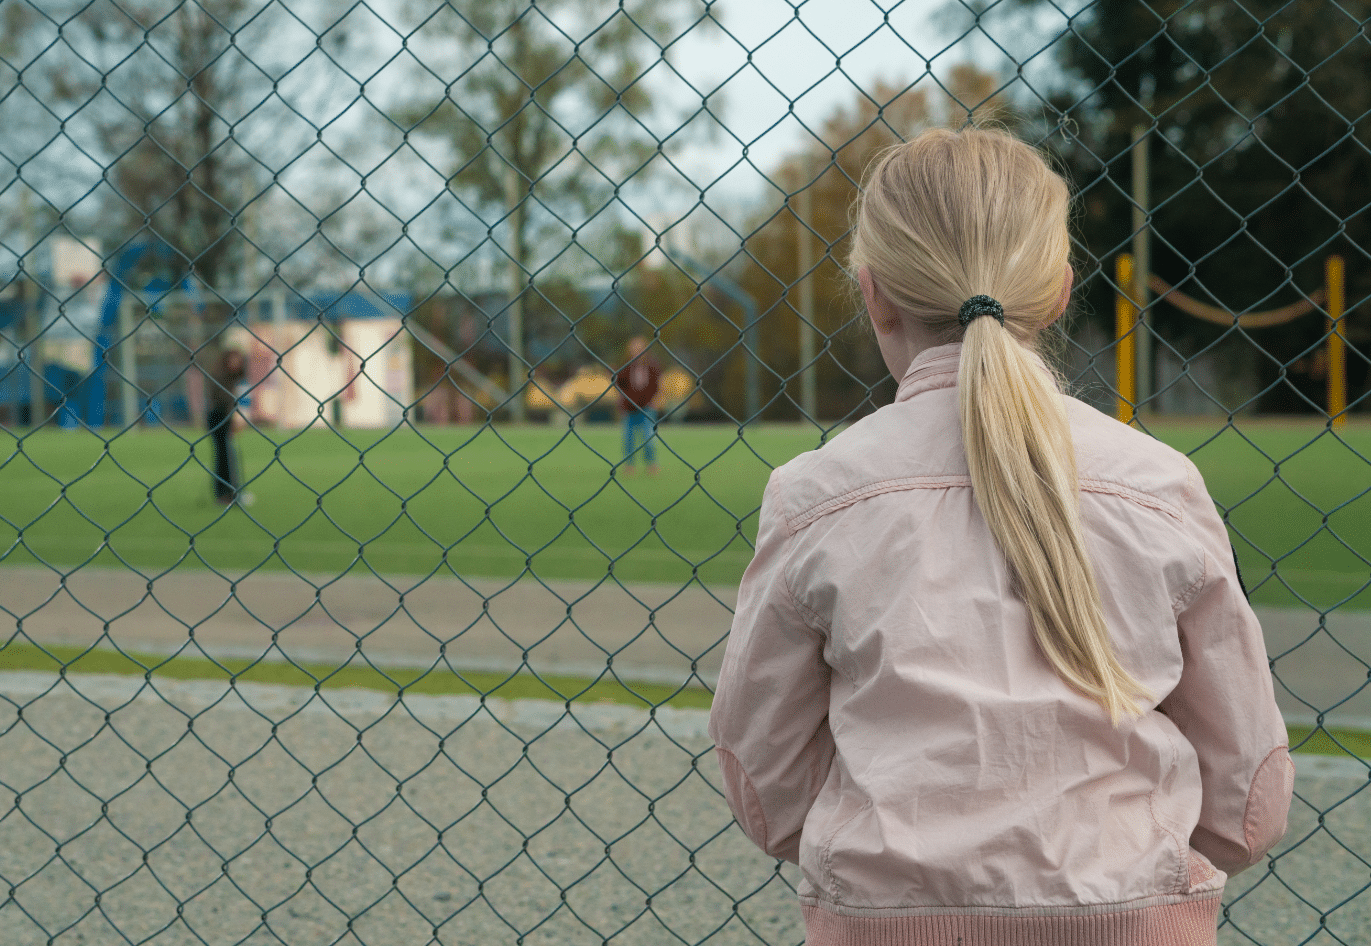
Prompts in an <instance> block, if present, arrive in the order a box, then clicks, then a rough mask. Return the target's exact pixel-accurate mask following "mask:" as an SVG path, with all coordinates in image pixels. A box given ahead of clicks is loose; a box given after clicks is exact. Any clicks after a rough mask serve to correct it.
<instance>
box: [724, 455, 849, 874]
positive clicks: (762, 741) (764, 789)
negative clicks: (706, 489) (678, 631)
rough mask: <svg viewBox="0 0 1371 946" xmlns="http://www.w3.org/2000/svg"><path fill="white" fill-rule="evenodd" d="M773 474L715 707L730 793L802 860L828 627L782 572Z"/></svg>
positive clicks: (814, 784)
mask: <svg viewBox="0 0 1371 946" xmlns="http://www.w3.org/2000/svg"><path fill="white" fill-rule="evenodd" d="M776 494H777V486H776V476H775V475H774V474H773V476H772V479H771V482H770V483H768V484H767V489H766V494H765V495H764V497H763V499H762V509H761V514H760V521H759V524H758V527H757V547H756V554H755V555H754V556H753V559H752V564H750V565H749V566H748V568H747V571H746V572H745V573H744V574H743V581H742V585H741V586H740V588H739V590H738V607H737V610H736V612H735V613H734V618H733V629H732V631H731V633H730V634H729V638H728V645H727V648H726V649H725V652H724V662H723V667H722V669H721V670H720V673H719V683H718V687H717V688H716V689H715V692H714V703H713V707H712V708H711V710H710V715H709V734H710V736H711V737H712V738H713V739H714V743H715V750H716V752H717V755H718V760H719V770H720V772H721V774H722V776H723V786H724V797H725V798H727V800H728V805H729V807H730V808H731V809H732V810H733V814H734V817H736V818H737V819H738V824H739V825H740V826H741V827H742V829H743V831H744V833H746V834H747V836H748V837H749V838H751V839H752V841H753V842H754V843H755V844H756V845H757V846H758V847H760V848H761V849H762V850H763V851H765V852H766V853H768V854H770V855H771V856H773V857H779V858H784V859H785V860H788V861H796V862H797V861H798V860H799V851H800V832H801V829H802V828H803V827H804V822H805V817H806V815H807V814H808V813H809V808H810V806H811V805H812V804H813V803H814V799H815V798H816V797H817V796H818V794H819V789H820V788H821V787H822V786H823V783H824V780H825V779H826V778H827V777H828V770H829V765H830V763H831V762H832V760H833V736H832V733H831V732H830V731H829V728H828V694H829V668H828V665H827V664H826V663H825V662H824V659H823V649H824V640H825V639H824V637H823V635H821V634H820V633H819V632H817V631H816V630H814V629H813V628H812V627H810V626H809V624H808V623H807V622H806V621H805V619H804V618H803V617H802V616H801V614H800V611H799V609H798V608H797V606H796V603H795V600H794V598H793V597H792V595H791V591H790V588H789V586H788V584H787V583H786V578H785V574H784V572H785V562H786V556H787V551H788V546H789V542H790V534H789V530H788V527H787V525H786V522H785V520H784V518H783V517H782V516H781V515H780V512H779V509H778V502H777V496H776Z"/></svg>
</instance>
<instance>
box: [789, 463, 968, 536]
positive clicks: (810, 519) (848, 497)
mask: <svg viewBox="0 0 1371 946" xmlns="http://www.w3.org/2000/svg"><path fill="white" fill-rule="evenodd" d="M970 486H971V477H970V476H969V475H967V474H964V473H963V474H955V473H954V474H943V475H928V476H901V477H895V478H893V479H888V480H877V481H876V482H874V483H867V484H865V485H863V486H858V487H857V488H856V489H850V490H848V491H847V492H844V493H839V494H838V495H837V496H833V497H830V498H829V499H825V500H823V501H822V502H818V503H815V504H814V505H812V506H810V507H808V508H807V509H804V510H801V511H800V512H799V513H797V514H796V515H795V516H794V518H792V519H789V520H788V522H787V524H788V525H790V526H792V527H793V529H794V531H796V532H798V531H799V530H800V529H803V528H805V527H806V526H808V525H810V524H812V523H814V522H816V521H817V520H819V519H822V518H823V517H824V516H826V515H828V514H829V513H831V512H835V511H836V510H839V509H842V508H844V507H845V506H851V505H854V504H856V503H859V502H861V501H862V500H863V499H869V498H870V497H872V496H879V495H880V494H882V493H894V492H899V491H901V490H910V489H948V488H956V487H970ZM792 534H793V533H792Z"/></svg>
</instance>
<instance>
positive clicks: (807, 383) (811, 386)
mask: <svg viewBox="0 0 1371 946" xmlns="http://www.w3.org/2000/svg"><path fill="white" fill-rule="evenodd" d="M804 178H805V180H804V185H803V186H802V187H801V188H800V193H799V197H798V204H799V207H798V211H797V218H796V222H795V260H796V276H795V278H796V279H797V280H798V281H799V291H800V359H799V360H800V411H801V412H802V413H803V414H804V416H805V419H806V420H808V421H811V422H814V421H817V420H818V414H819V412H818V391H817V387H816V379H815V366H814V341H815V339H814V335H815V332H814V279H813V274H812V273H811V272H810V270H812V269H813V268H814V246H813V244H812V243H811V242H810V241H811V239H812V237H811V235H810V232H809V228H810V227H811V226H813V207H814V204H813V200H812V191H813V187H814V184H815V178H814V166H813V163H812V162H811V161H810V160H809V159H808V157H806V159H805V162H804Z"/></svg>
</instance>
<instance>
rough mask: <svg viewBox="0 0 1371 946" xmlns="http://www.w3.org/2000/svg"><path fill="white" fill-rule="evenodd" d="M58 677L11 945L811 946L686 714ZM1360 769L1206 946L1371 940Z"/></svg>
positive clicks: (789, 879) (788, 891)
mask: <svg viewBox="0 0 1371 946" xmlns="http://www.w3.org/2000/svg"><path fill="white" fill-rule="evenodd" d="M73 680H74V681H75V683H76V686H77V691H73V689H72V688H71V687H70V686H68V685H67V684H66V683H65V682H62V681H59V680H58V679H57V678H56V677H54V676H52V675H51V674H38V673H6V674H0V889H4V888H5V887H6V886H7V887H9V888H10V889H11V890H12V893H10V895H9V897H8V899H3V900H0V942H3V944H4V946H29V944H34V946H37V944H44V943H48V942H50V941H51V942H54V943H56V944H59V946H65V944H78V943H79V944H83V946H84V944H97V946H105V944H110V946H114V944H121V946H126V944H128V943H130V942H132V943H145V942H147V943H155V944H157V946H181V944H187V946H189V944H210V946H221V944H222V946H228V944H243V946H265V944H276V946H280V944H288V946H313V944H320V946H322V944H333V943H346V944H354V943H362V944H367V946H418V944H424V943H431V942H437V943H442V944H469V943H481V944H485V943H492V944H493V943H518V942H523V943H528V944H535V943H536V944H554V943H556V944H580V943H586V944H592V943H594V944H599V943H602V942H604V941H605V940H606V939H609V938H610V937H613V942H614V943H616V944H633V946H636V944H668V943H680V942H685V943H696V942H702V941H708V942H709V943H711V944H734V943H739V944H741V943H753V944H755V943H762V942H765V943H773V944H795V943H798V942H800V940H801V939H802V936H803V933H802V929H801V926H800V922H799V911H798V909H797V908H796V906H795V903H794V894H793V891H792V886H793V884H794V882H795V879H796V878H795V873H794V871H793V870H792V869H790V868H787V869H785V870H782V871H780V872H779V874H778V873H777V871H776V868H775V863H774V862H773V861H770V860H768V859H767V858H765V857H763V856H761V855H760V854H759V853H757V852H756V851H755V849H753V848H752V846H751V844H750V843H749V842H747V840H746V839H745V838H743V836H742V834H741V833H740V832H739V831H738V830H737V828H736V827H732V826H731V824H732V821H731V818H730V816H729V813H728V809H727V807H726V806H725V804H724V802H723V800H722V797H721V796H720V795H719V792H718V790H717V781H718V778H717V770H716V768H715V764H714V760H713V756H712V754H711V753H710V752H709V739H708V737H707V736H706V734H705V731H704V727H705V715H704V713H702V712H700V711H683V710H662V711H659V712H658V713H657V714H656V716H655V718H654V717H650V716H649V715H648V714H647V713H645V712H642V711H639V710H635V709H630V708H626V707H618V706H593V707H586V708H580V707H578V708H576V709H575V710H574V711H573V712H572V713H571V714H570V715H568V714H566V713H565V712H564V711H563V707H562V706H561V705H560V704H555V703H548V702H539V701H519V702H506V701H498V700H491V701H487V704H486V705H484V706H483V705H482V704H481V703H480V702H479V701H478V700H477V699H475V698H474V697H423V696H420V697H407V698H406V699H405V701H404V703H403V705H397V704H396V703H395V702H394V701H393V700H389V699H387V698H386V697H385V696H384V695H382V694H378V693H371V692H363V691H331V692H328V693H326V694H325V695H323V696H317V695H315V694H314V693H313V692H312V691H309V690H300V689H293V688H286V687H268V686H260V685H241V686H239V687H238V688H237V689H236V691H228V690H227V689H226V688H225V687H223V686H220V685H215V684H208V683H201V682H188V683H165V684H164V683H159V684H157V686H156V689H155V690H154V689H152V688H151V687H150V686H148V685H146V684H144V682H143V681H142V680H141V679H137V678H132V679H131V678H126V677H90V676H82V677H74V678H73ZM1356 771H1357V770H1356V768H1355V767H1353V766H1348V765H1337V764H1332V765H1329V764H1327V763H1325V762H1322V761H1320V762H1313V763H1310V762H1308V761H1307V757H1306V759H1302V760H1301V775H1300V778H1299V782H1298V786H1297V790H1298V792H1299V795H1300V798H1299V799H1298V800H1297V801H1296V806H1295V811H1294V812H1293V813H1292V822H1291V832H1290V834H1289V835H1288V836H1287V840H1286V842H1284V843H1283V845H1282V850H1283V851H1288V853H1282V854H1281V855H1280V856H1278V858H1277V859H1276V862H1275V873H1274V874H1269V873H1266V872H1265V871H1264V869H1263V868H1254V869H1253V870H1252V871H1250V872H1248V873H1247V874H1244V875H1242V876H1240V877H1239V878H1237V879H1236V880H1234V881H1233V882H1232V883H1231V884H1230V887H1229V898H1228V899H1229V903H1230V917H1231V923H1230V925H1228V926H1226V927H1224V929H1223V930H1222V931H1221V933H1220V942H1221V943H1223V944H1225V946H1228V944H1233V946H1236V944H1238V943H1244V944H1249V943H1251V942H1252V941H1253V940H1255V941H1257V942H1260V943H1264V944H1268V946H1275V944H1287V943H1296V942H1304V941H1305V940H1306V938H1307V937H1310V936H1311V935H1315V934H1316V933H1318V930H1319V925H1320V917H1319V912H1320V911H1321V910H1322V911H1330V910H1331V911H1332V912H1331V914H1330V915H1329V916H1328V918H1327V921H1326V923H1327V930H1328V931H1329V932H1331V933H1334V934H1336V935H1337V936H1339V937H1341V938H1342V941H1343V942H1346V943H1368V942H1371V936H1368V934H1367V931H1368V930H1371V893H1362V890H1363V888H1365V887H1366V886H1367V884H1368V881H1369V880H1371V868H1368V866H1367V863H1366V861H1364V860H1362V858H1366V859H1367V860H1371V807H1368V806H1369V805H1371V802H1369V801H1368V796H1369V795H1371V793H1368V792H1367V791H1365V790H1364V789H1365V787H1366V776H1365V771H1364V770H1362V771H1361V775H1360V776H1358V775H1357V774H1356ZM1320 810H1322V811H1326V812H1327V814H1326V815H1325V816H1324V819H1323V826H1322V827H1320V826H1319V824H1318V818H1319V811H1320ZM145 852H146V853H145ZM1349 898H1352V899H1350V900H1349ZM1344 901H1348V902H1346V904H1345V905H1342V906H1339V904H1342V903H1343V902H1344ZM735 903H736V910H735ZM50 937H53V939H51V940H50ZM520 937H522V939H521V938H520ZM1248 937H1251V939H1249V938H1248ZM1314 941H1315V942H1323V941H1326V942H1329V943H1332V942H1334V940H1333V939H1331V938H1329V937H1328V935H1327V933H1323V934H1318V936H1316V937H1315V940H1314Z"/></svg>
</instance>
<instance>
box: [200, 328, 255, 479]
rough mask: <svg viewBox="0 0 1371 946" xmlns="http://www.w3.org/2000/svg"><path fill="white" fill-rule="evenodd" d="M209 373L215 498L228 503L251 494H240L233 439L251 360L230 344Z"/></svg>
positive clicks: (208, 420) (208, 423) (208, 419)
mask: <svg viewBox="0 0 1371 946" xmlns="http://www.w3.org/2000/svg"><path fill="white" fill-rule="evenodd" d="M207 375H208V384H207V385H206V392H205V399H206V402H207V405H206V406H207V410H206V412H205V414H206V416H205V426H206V427H207V428H209V435H210V440H211V442H212V443H213V444H214V499H215V501H216V502H219V503H221V504H223V505H225V506H228V505H230V504H232V503H234V502H238V501H241V500H243V499H246V496H247V494H242V495H241V496H240V494H239V483H238V469H237V463H236V462H235V458H234V454H233V445H232V443H231V442H230V439H229V438H230V437H232V436H233V430H234V418H235V417H236V416H237V414H238V385H239V384H241V383H242V382H243V379H244V378H245V377H247V361H246V359H244V358H243V353H242V352H240V351H238V350H237V349H236V348H226V349H224V351H223V352H221V353H220V355H219V357H218V359H217V360H216V361H215V363H214V366H213V367H212V368H211V370H210V371H209V372H207Z"/></svg>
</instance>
